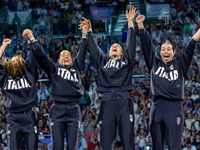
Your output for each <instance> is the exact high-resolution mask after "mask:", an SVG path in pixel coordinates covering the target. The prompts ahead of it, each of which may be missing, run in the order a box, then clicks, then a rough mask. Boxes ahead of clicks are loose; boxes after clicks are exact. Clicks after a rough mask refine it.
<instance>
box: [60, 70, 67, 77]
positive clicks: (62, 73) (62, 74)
mask: <svg viewBox="0 0 200 150" xmlns="http://www.w3.org/2000/svg"><path fill="white" fill-rule="evenodd" d="M60 70H62V72H61V77H62V78H63V76H64V72H65V71H66V69H63V68H61V69H60Z"/></svg>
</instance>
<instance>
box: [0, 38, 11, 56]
mask: <svg viewBox="0 0 200 150" xmlns="http://www.w3.org/2000/svg"><path fill="white" fill-rule="evenodd" d="M11 41H12V40H10V39H4V40H3V44H2V46H1V48H0V59H1V57H2V55H3V53H4V51H5V49H6V47H7V46H8V45H9V44H10V43H11Z"/></svg>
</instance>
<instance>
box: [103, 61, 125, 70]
mask: <svg viewBox="0 0 200 150" xmlns="http://www.w3.org/2000/svg"><path fill="white" fill-rule="evenodd" d="M125 64H126V63H125V62H122V61H116V60H115V59H109V61H108V62H107V63H106V65H105V66H104V67H103V68H107V69H108V68H117V69H119V68H121V67H122V66H123V65H125Z"/></svg>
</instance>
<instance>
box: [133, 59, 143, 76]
mask: <svg viewBox="0 0 200 150" xmlns="http://www.w3.org/2000/svg"><path fill="white" fill-rule="evenodd" d="M134 65H135V68H134V69H133V71H132V75H142V69H140V68H139V62H138V61H136V62H135V64H134Z"/></svg>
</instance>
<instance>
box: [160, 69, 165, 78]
mask: <svg viewBox="0 0 200 150" xmlns="http://www.w3.org/2000/svg"><path fill="white" fill-rule="evenodd" d="M161 69H162V70H161V72H160V75H159V77H161V76H162V73H163V71H164V70H165V68H164V67H161Z"/></svg>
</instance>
